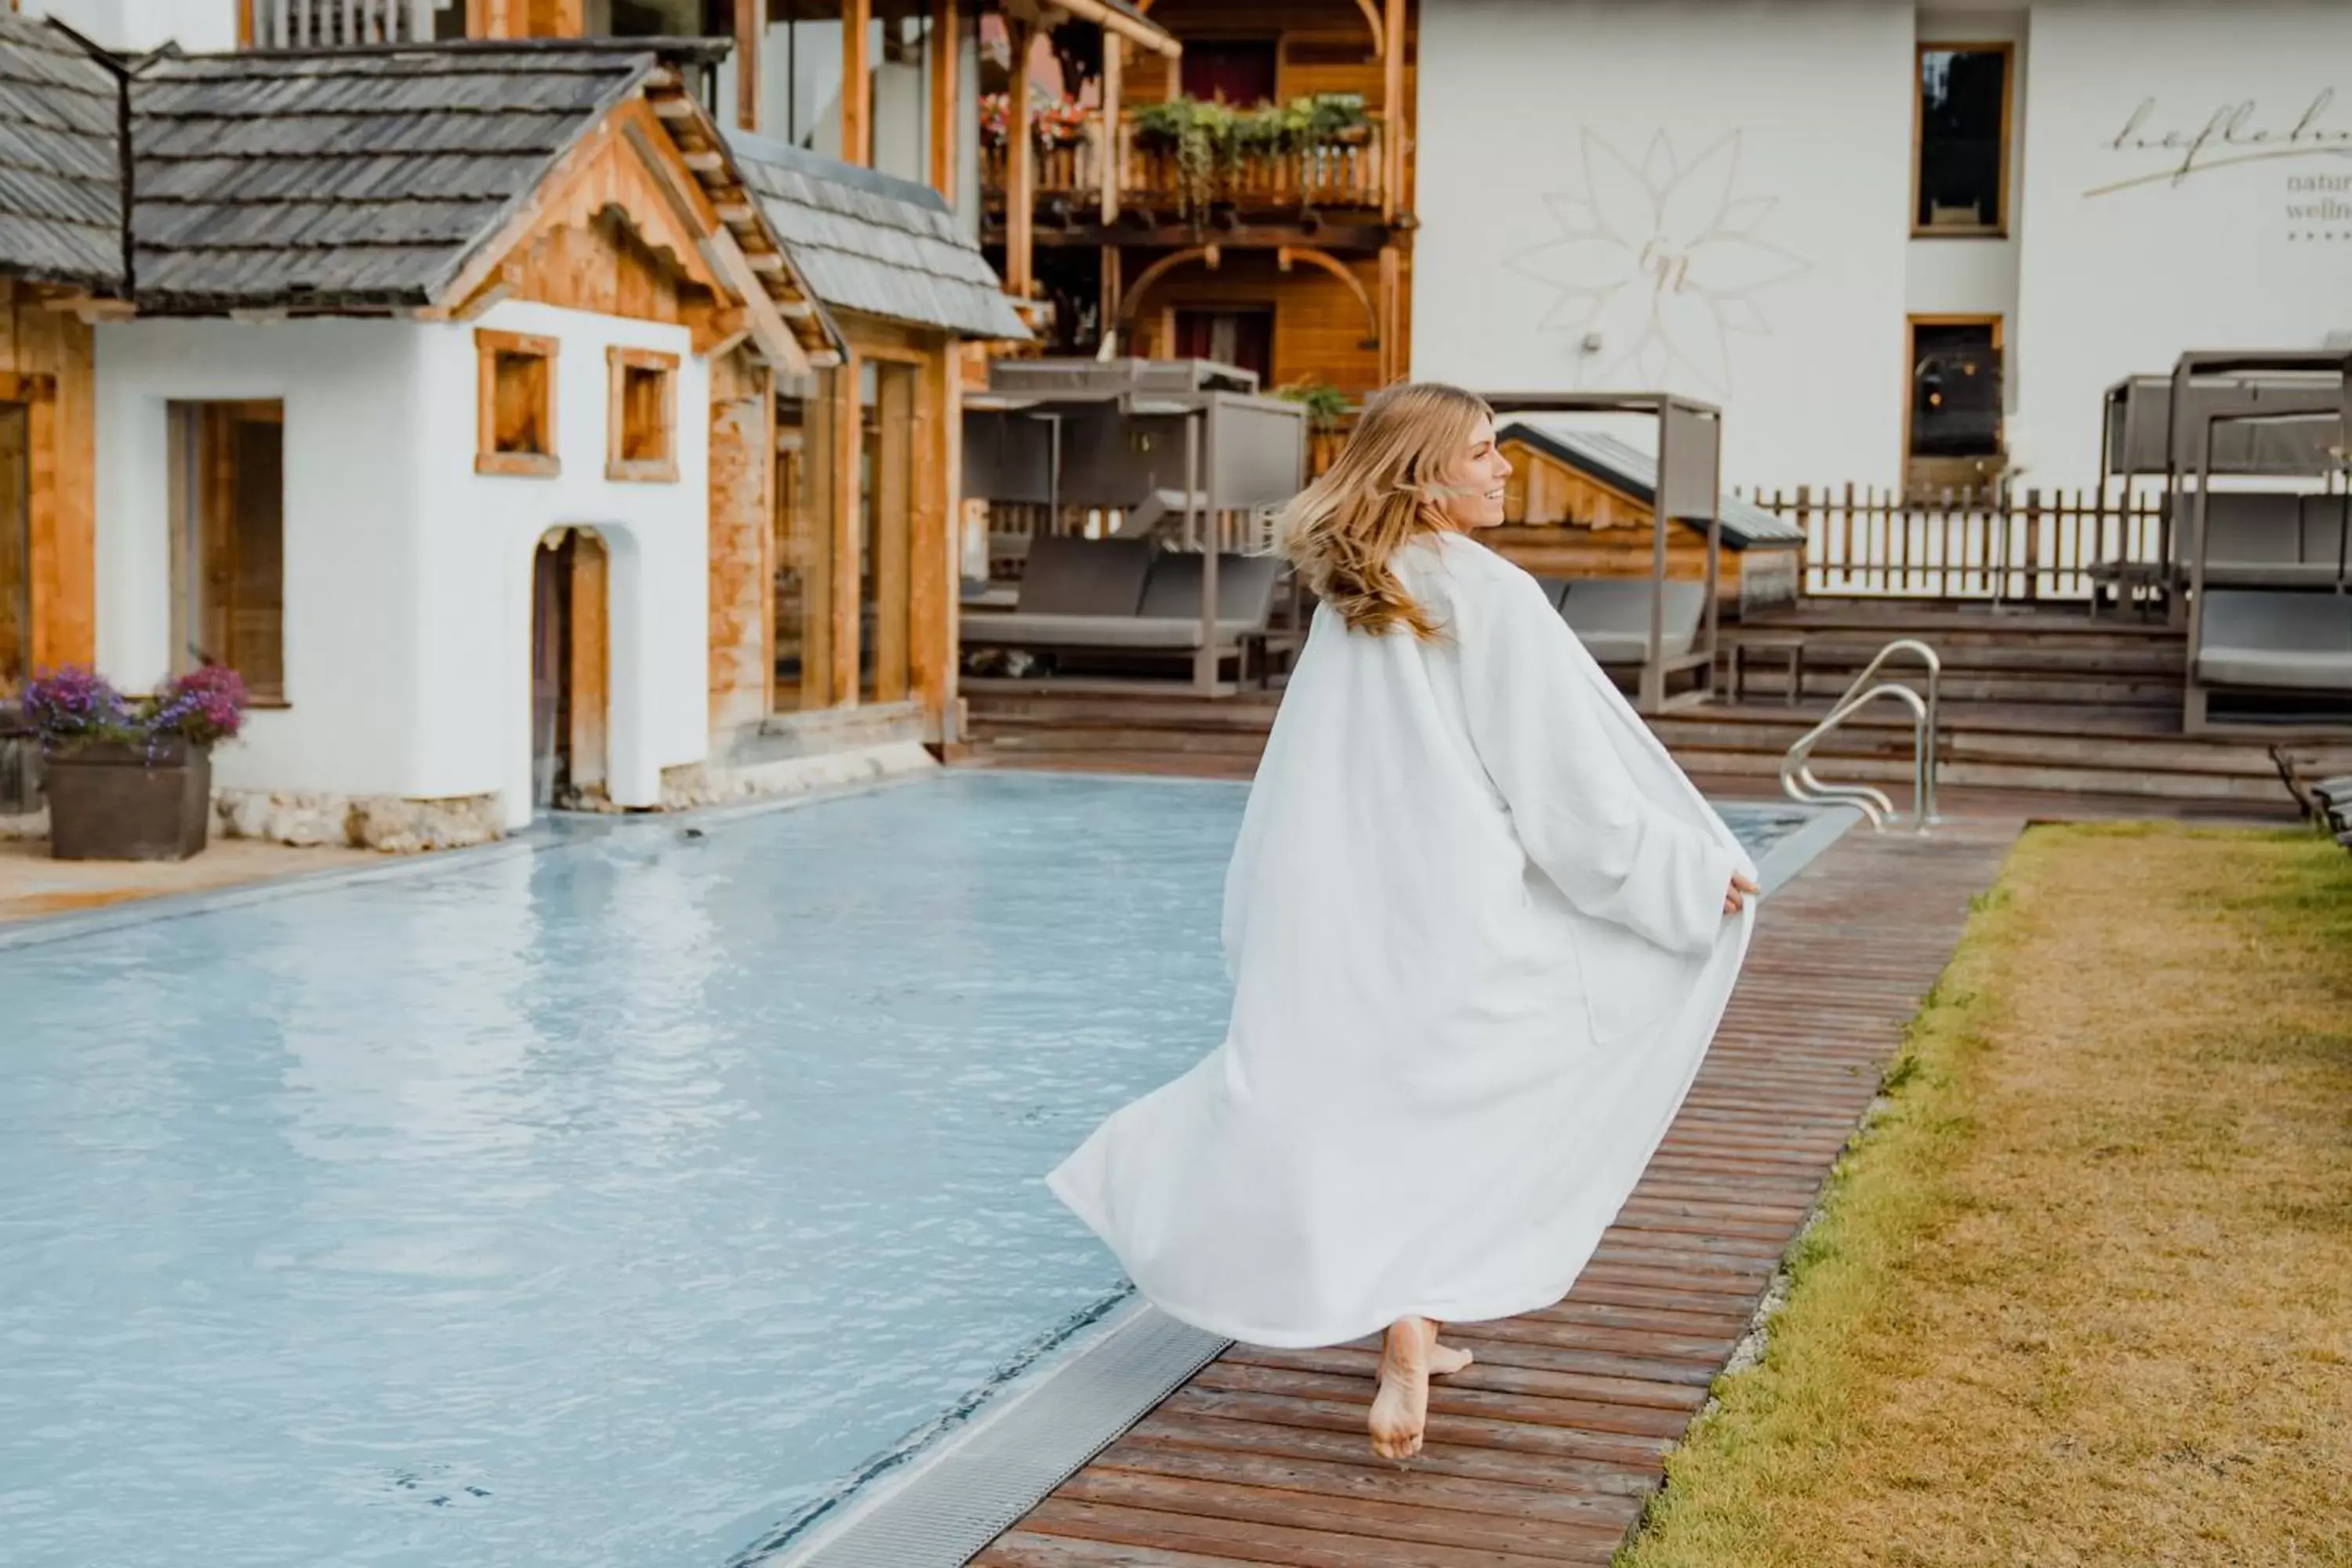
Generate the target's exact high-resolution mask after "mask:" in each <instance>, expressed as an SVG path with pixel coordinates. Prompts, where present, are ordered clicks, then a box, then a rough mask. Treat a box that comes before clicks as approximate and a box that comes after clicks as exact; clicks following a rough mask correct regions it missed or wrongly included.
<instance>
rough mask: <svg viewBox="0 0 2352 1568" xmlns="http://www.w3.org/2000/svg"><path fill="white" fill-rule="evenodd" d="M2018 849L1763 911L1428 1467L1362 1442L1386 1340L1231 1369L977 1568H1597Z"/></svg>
mask: <svg viewBox="0 0 2352 1568" xmlns="http://www.w3.org/2000/svg"><path fill="white" fill-rule="evenodd" d="M2019 826H2021V823H2020V821H2019V820H2018V819H2017V818H2015V817H2007V818H1995V819H1990V820H1985V821H1968V822H1958V823H1955V824H1953V825H1951V826H1948V828H1947V829H1945V830H1944V831H1942V832H1940V833H1939V834H1938V835H1937V836H1936V837H1931V838H1927V839H1925V840H1922V839H1918V838H1915V837H1908V836H1901V835H1887V836H1876V835H1870V834H1867V833H1863V832H1856V833H1853V834H1850V835H1848V836H1847V837H1846V838H1844V839H1843V840H1841V841H1840V842H1839V843H1838V844H1837V845H1835V846H1833V847H1832V848H1831V849H1830V850H1828V851H1827V852H1826V853H1825V854H1824V855H1823V856H1822V858H1820V859H1819V860H1817V861H1816V862H1815V863H1814V865H1813V866H1812V867H1811V868H1809V869H1808V870H1807V871H1806V872H1805V873H1804V874H1803V875H1801V877H1799V878H1798V879H1796V880H1795V881H1793V882H1791V883H1790V885H1789V886H1788V887H1787V888H1785V889H1782V890H1781V891H1780V893H1779V894H1777V895H1775V896H1774V897H1773V898H1772V899H1770V900H1767V901H1766V903H1765V905H1764V906H1763V910H1762V914H1761V919H1760V922H1759V929H1758V931H1757V935H1756V939H1755V942H1754V944H1753V946H1752V948H1751V950H1750V956H1749V961H1748V968H1747V970H1746V972H1745V973H1744V974H1743V976H1742V979H1741V983H1740V985H1739V989H1738V992H1737V994H1735V995H1734V996H1733V998H1732V1003H1731V1006H1730V1009H1729V1011H1728V1013H1727V1016H1726V1017H1725V1019H1724V1022H1723V1025H1722V1027H1721V1028H1720V1029H1719V1030H1718V1032H1717V1037H1716V1041H1715V1044H1714V1047H1713V1048H1712V1049H1711V1050H1710V1052H1709V1054H1708V1057H1707V1059H1706V1062H1705V1064H1704V1065H1703V1066H1702V1068H1701V1070H1700V1072H1699V1075H1698V1078H1697V1079H1696V1082H1695V1083H1694V1085H1693V1087H1692V1090H1691V1093H1690V1096H1689V1097H1688V1099H1687V1100H1686V1102H1685V1106H1684V1108H1683V1111H1682V1114H1681V1115H1680V1116H1678V1117H1677V1118H1676V1120H1675V1124H1674V1126H1673V1127H1672V1128H1671V1129H1670V1130H1669V1131H1668V1133H1667V1136H1666V1137H1665V1139H1664V1142H1662V1143H1661V1144H1660V1146H1659V1149H1658V1152H1657V1153H1656V1155H1655V1156H1654V1159H1653V1160H1652V1162H1651V1164H1650V1166H1649V1168H1648V1170H1646V1171H1645V1172H1644V1173H1643V1177H1642V1180H1641V1182H1640V1183H1639V1184H1637V1185H1636V1187H1635V1189H1634V1191H1633V1194H1632V1196H1631V1197H1630V1198H1629V1199H1628V1200H1627V1202H1626V1204H1625V1205H1624V1208H1623V1211H1622V1213H1621V1214H1620V1215H1619V1216H1618V1217H1617V1220H1616V1222H1615V1223H1614V1224H1613V1225H1612V1226H1611V1227H1610V1229H1609V1231H1608V1233H1607V1234H1606V1235H1605V1236H1604V1237H1602V1239H1601V1245H1600V1247H1598V1248H1597V1249H1596V1250H1595V1251H1594V1253H1593V1256H1592V1258H1591V1262H1590V1263H1589V1264H1588V1265H1587V1266H1586V1268H1585V1269H1584V1271H1583V1273H1582V1275H1581V1276H1580V1278H1579V1279H1578V1280H1577V1284H1576V1288H1575V1289H1573V1290H1572V1291H1571V1292H1570V1294H1569V1296H1568V1297H1567V1299H1566V1300H1562V1301H1560V1302H1559V1303H1557V1304H1555V1305H1553V1306H1551V1307H1548V1308H1545V1309H1543V1310H1540V1311H1536V1312H1531V1313H1528V1314H1527V1315H1525V1316H1523V1317H1519V1318H1515V1319H1511V1320H1509V1321H1504V1322H1496V1323H1463V1324H1454V1325H1450V1326H1449V1328H1448V1331H1447V1333H1448V1338H1449V1340H1450V1341H1452V1342H1458V1343H1461V1344H1463V1345H1465V1346H1467V1347H1468V1348H1469V1349H1470V1350H1471V1351H1472V1352H1474V1354H1475V1357H1476V1359H1475V1361H1474V1363H1472V1365H1471V1366H1470V1367H1468V1368H1467V1369H1465V1371H1464V1372H1463V1373H1460V1374H1458V1375H1456V1376H1454V1377H1451V1378H1446V1379H1443V1380H1441V1381H1440V1382H1439V1383H1438V1384H1435V1385H1434V1386H1433V1389H1432V1393H1431V1400H1430V1408H1431V1418H1430V1426H1429V1433H1428V1446H1427V1447H1426V1448H1425V1449H1424V1451H1423V1455H1422V1456H1421V1457H1419V1458H1416V1459H1414V1460H1412V1461H1411V1462H1409V1463H1407V1464H1404V1465H1402V1466H1392V1465H1389V1464H1387V1463H1385V1462H1383V1461H1381V1460H1379V1459H1378V1458H1375V1457H1374V1456H1373V1455H1372V1454H1371V1451H1370V1447H1369V1444H1368V1443H1367V1441H1366V1439H1365V1436H1364V1418H1365V1415H1366V1411H1367V1407H1368V1405H1369V1404H1370V1397H1371V1392H1372V1384H1373V1377H1374V1373H1375V1370H1376V1367H1377V1364H1378V1359H1379V1358H1378V1353H1377V1345H1376V1342H1373V1341H1370V1340H1366V1341H1362V1342H1358V1343H1356V1344H1353V1345H1345V1346H1338V1347H1334V1348H1331V1349H1328V1350H1313V1351H1295V1350H1293V1351H1277V1350H1269V1349H1263V1348H1255V1347H1248V1346H1236V1347H1235V1348H1234V1350H1232V1351H1231V1352H1227V1354H1225V1355H1224V1356H1223V1357H1220V1358H1219V1359H1218V1360H1217V1361H1215V1362H1213V1363H1210V1364H1209V1365H1207V1366H1205V1367H1203V1368H1202V1370H1201V1371H1200V1372H1199V1373H1196V1374H1195V1375H1194V1376H1193V1378H1192V1381H1191V1382H1190V1383H1188V1384H1186V1385H1185V1386H1184V1387H1183V1388H1181V1389H1179V1390H1178V1391H1177V1392H1176V1393H1175V1394H1171V1396H1170V1397H1169V1398H1168V1399H1167V1400H1165V1401H1164V1402H1162V1403H1161V1405H1160V1406H1159V1408H1158V1409H1156V1410H1154V1411H1152V1412H1151V1413H1150V1414H1149V1415H1146V1416H1145V1417H1144V1418H1143V1419H1142V1420H1141V1421H1140V1422H1139V1423H1138V1424H1137V1425H1136V1426H1135V1427H1133V1428H1132V1429H1131V1430H1130V1431H1129V1434H1128V1435H1127V1436H1125V1437H1122V1438H1121V1439H1120V1440H1119V1441H1118V1443H1116V1444H1114V1445H1112V1446H1111V1447H1109V1448H1108V1449H1106V1450H1105V1451H1104V1453H1103V1454H1101V1455H1100V1456H1098V1457H1097V1458H1096V1460H1095V1461H1094V1463H1093V1464H1091V1465H1089V1466H1087V1468H1085V1469H1083V1470H1082V1471H1080V1472H1079V1474H1078V1475H1077V1476H1076V1477H1074V1478H1072V1479H1071V1480H1070V1481H1069V1482H1066V1483H1065V1485H1064V1486H1063V1488H1062V1489H1060V1490H1059V1491H1058V1492H1057V1493H1056V1494H1055V1496H1054V1497H1053V1498H1050V1499H1048V1500H1046V1501H1045V1503H1043V1504H1041V1505H1039V1507H1038V1508H1037V1509H1036V1510H1034V1512H1032V1513H1031V1515H1030V1516H1029V1517H1028V1518H1027V1519H1025V1520H1024V1521H1021V1523H1020V1524H1019V1525H1017V1526H1016V1527H1015V1528H1014V1529H1013V1531H1009V1532H1008V1533H1007V1534H1006V1535H1005V1536H1004V1537H1003V1538H1002V1539H1001V1540H1000V1541H999V1542H998V1543H997V1544H996V1545H994V1546H992V1547H991V1548H990V1550H989V1552H984V1553H982V1555H981V1556H980V1557H979V1558H977V1559H975V1561H976V1562H979V1563H983V1564H989V1565H992V1568H1096V1565H1097V1564H1136V1565H1138V1568H1144V1565H1154V1568H1156V1565H1160V1564H1165V1565H1167V1568H1197V1565H1199V1564H1203V1563H1235V1562H1239V1563H1294V1564H1299V1565H1301V1568H1372V1565H1375V1564H1378V1565H1381V1568H1388V1565H1391V1564H1403V1563H1413V1564H1428V1565H1429V1568H1449V1565H1451V1564H1454V1563H1473V1562H1475V1563H1481V1564H1487V1565H1490V1568H1513V1565H1515V1564H1516V1565H1521V1568H1531V1565H1533V1564H1538V1563H1541V1564H1548V1565H1556V1564H1559V1563H1606V1562H1607V1561H1608V1559H1609V1557H1610V1555H1611V1552H1612V1550H1613V1548H1614V1547H1615V1546H1616V1545H1617V1544H1618V1543H1619V1542H1620V1541H1621V1540H1622V1535H1623V1532H1624V1531H1625V1530H1627V1529H1628V1528H1630V1527H1631V1526H1632V1525H1633V1522H1634V1521H1636V1519H1637V1518H1638V1516H1639V1512H1640V1510H1641V1507H1642V1505H1643V1501H1644V1500H1646V1498H1647V1497H1648V1495H1649V1494H1650V1493H1651V1492H1652V1491H1653V1490H1654V1489H1656V1487H1657V1486H1658V1484H1659V1483H1660V1480H1661V1479H1662V1477H1663V1458H1664V1453H1665V1451H1666V1449H1667V1447H1669V1446H1670V1445H1671V1444H1672V1442H1673V1441H1674V1440H1675V1439H1676V1438H1677V1437H1679V1436H1681V1434H1682V1432H1683V1431H1684V1430H1685V1427H1686V1426H1687V1425H1688V1423H1689V1421H1690V1419H1691V1418H1692V1416H1693V1415H1695V1413H1696V1410H1697V1408H1698V1407H1699V1405H1700V1404H1701V1403H1702V1401H1703V1400H1704V1398H1705V1396H1706V1389H1707V1386H1708V1384H1710V1383H1711V1381H1712V1379H1713V1378H1714V1377H1715V1375H1716V1374H1717V1373H1718V1372H1719V1371H1720V1369H1721V1368H1722V1366H1723V1364H1724V1363H1725V1362H1726V1361H1727V1359H1728V1358H1729V1356H1730V1355H1731V1353H1732V1352H1733V1350H1734V1349H1735V1347H1736V1346H1737V1345H1738V1342H1739V1341H1740V1339H1741V1338H1742V1337H1744V1335H1745V1334H1746V1333H1747V1331H1748V1325H1749V1322H1750V1321H1751V1317H1752V1314H1753V1312H1754V1310H1755V1308H1756V1305H1757V1303H1758V1301H1759V1300H1760V1299H1761V1297H1762V1295H1763V1293H1764V1291H1765V1289H1767V1288H1768V1286H1769V1283H1770V1280H1771V1277H1772V1275H1773V1272H1774V1271H1775V1269H1776V1268H1778V1266H1779V1262H1780V1258H1781V1257H1782V1255H1783V1254H1784V1253H1785V1251H1786V1249H1787V1247H1788V1246H1789V1244H1790V1241H1791V1240H1792V1239H1793V1237H1795V1235H1796V1233H1797V1231H1798V1229H1799V1227H1800V1226H1801V1225H1802V1223H1803V1221H1804V1218H1805V1215H1807V1213H1808V1212H1809V1211H1810V1209H1811V1205H1812V1204H1813V1203H1814V1201H1815V1200H1816V1198H1817V1197H1818V1195H1819V1194H1820V1191H1821V1189H1822V1184H1823V1183H1824V1182H1825V1181H1826V1179H1827V1177H1828V1174H1829V1171H1830V1168H1831V1166H1832V1163H1834V1161H1835V1160H1836V1158H1837V1155H1838V1153H1839V1152H1841V1151H1842V1150H1843V1147H1844V1146H1845V1143H1846V1142H1847V1140H1848V1138H1849V1137H1850V1136H1851V1133H1852V1131H1853V1127H1854V1125H1855V1123H1856V1121H1857V1120H1858V1119H1859V1117H1860V1116H1861V1115H1862V1114H1863V1112H1864V1110H1865V1109H1866V1108H1867V1107H1868V1105H1869V1104H1870V1102H1871V1100H1872V1099H1873V1097H1874V1095H1875V1094H1876V1092H1877V1089H1878V1082H1879V1075H1880V1073H1881V1071H1882V1070H1883V1068H1884V1067H1885V1063H1886V1061H1887V1060H1888V1059H1889V1058H1890V1057H1891V1056H1892V1054H1893V1052H1894V1050H1895V1046H1896V1044H1897V1043H1898V1041H1899V1039H1900V1037H1901V1033H1902V1030H1903V1028H1904V1027H1905V1026H1906V1024H1907V1023H1908V1021H1909V1019H1910V1018H1911V1016H1913V1014H1914V1013H1915V1012H1916V1008H1917V1006H1918V1005H1919V1001H1920V998H1921V997H1922V996H1923V995H1924V994H1925V993H1926V991H1927V988H1928V986H1929V985H1931V984H1933V983H1934V981H1935V978H1936V976H1937V973H1940V971H1941V970H1942V967H1943V965H1944V963H1945V962H1946V961H1947V959H1948V957H1949V954H1950V952H1951V950H1952V947H1953V945H1954V943H1955V942H1956V941H1957V939H1958V933H1959V930H1960V927H1961V925H1962V924H1963V922H1964V921H1965V920H1966V917H1967V911H1968V907H1969V900H1970V899H1971V898H1972V897H1973V896H1974V895H1975V894H1976V893H1978V892H1979V891H1980V890H1982V889H1983V888H1985V887H1986V886H1987V885H1989V884H1990V881H1991V879H1992V877H1993V875H1994V873H1995V871H1996V870H1997V869H1998V867H1999V864H2000V858H2001V856H2002V854H2003V853H2005V851H2006V849H2007V847H2008V846H2009V844H2010V843H2011V841H2013V839H2014V837H2015V836H2016V832H2017V830H2018V827H2019Z"/></svg>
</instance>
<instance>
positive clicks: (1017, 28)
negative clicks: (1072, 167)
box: [1004, 16, 1037, 300]
mask: <svg viewBox="0 0 2352 1568" xmlns="http://www.w3.org/2000/svg"><path fill="white" fill-rule="evenodd" d="M1004 30H1005V32H1006V33H1007V34H1008V35H1009V36H1010V38H1011V42H1012V46H1013V47H1012V60H1013V89H1012V105H1011V120H1010V122H1009V123H1008V124H1007V125H1006V127H1005V132H1004V153H1005V178H1004V186H1005V190H1004V291H1005V292H1006V293H1008V294H1010V295H1012V296H1013V298H1014V299H1016V300H1026V299H1027V298H1029V296H1030V294H1031V292H1032V291H1033V289H1034V287H1035V278H1034V270H1033V269H1034V260H1035V258H1034V253H1033V247H1034V245H1035V243H1036V235H1037V147H1036V142H1035V132H1034V128H1033V125H1032V120H1031V115H1030V105H1029V55H1030V51H1031V49H1032V48H1033V47H1034V45H1035V43H1036V39H1037V30H1036V28H1035V26H1033V25H1032V24H1031V23H1029V22H1028V21H1026V20H1024V18H1022V17H1018V16H1007V17H1006V18H1005V19H1004Z"/></svg>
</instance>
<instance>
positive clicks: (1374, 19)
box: [1356, 0, 1389, 60]
mask: <svg viewBox="0 0 2352 1568" xmlns="http://www.w3.org/2000/svg"><path fill="white" fill-rule="evenodd" d="M1356 9H1357V10H1359V11H1361V12H1362V13H1363V14H1364V26H1367V27H1370V29H1371V30H1372V53H1373V54H1375V55H1377V56H1379V57H1380V58H1381V59H1382V60H1386V59H1387V58H1388V53H1389V34H1388V28H1387V27H1386V26H1383V25H1382V24H1381V11H1380V7H1379V5H1376V4H1374V0H1356Z"/></svg>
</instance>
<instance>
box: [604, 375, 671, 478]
mask: <svg viewBox="0 0 2352 1568" xmlns="http://www.w3.org/2000/svg"><path fill="white" fill-rule="evenodd" d="M677 367H678V357H677V355H676V354H674V353H663V352H662V351H660V350H658V349H632V348H623V347H622V346H621V345H620V344H618V343H614V344H613V345H611V346H609V347H607V348H606V349H605V350H604V477H605V478H606V479H614V480H618V481H620V482H622V483H625V484H664V485H667V484H676V483H677ZM633 370H636V371H651V372H653V373H655V374H658V375H659V376H660V377H661V378H662V379H661V426H662V435H663V437H664V441H663V444H664V446H665V447H666V448H667V449H666V450H665V451H664V452H663V453H662V455H661V456H660V457H658V458H626V457H623V456H622V453H623V452H624V451H625V450H626V447H625V440H624V438H625V436H626V434H627V431H628V419H629V406H628V398H627V396H626V395H625V389H626V388H627V386H628V381H629V374H628V373H629V372H631V371H633Z"/></svg>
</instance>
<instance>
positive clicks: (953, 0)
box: [930, 0, 963, 206]
mask: <svg viewBox="0 0 2352 1568" xmlns="http://www.w3.org/2000/svg"><path fill="white" fill-rule="evenodd" d="M930 58H931V162H930V173H931V189H933V190H935V191H937V192H939V193H940V197H941V198H942V199H944V200H945V201H946V202H947V204H948V205H950V206H953V205H956V174H957V170H956V151H957V147H958V145H959V143H960V141H961V136H960V133H961V131H962V129H963V118H962V117H963V9H962V6H961V5H960V4H959V3H958V0H931V37H930Z"/></svg>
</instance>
